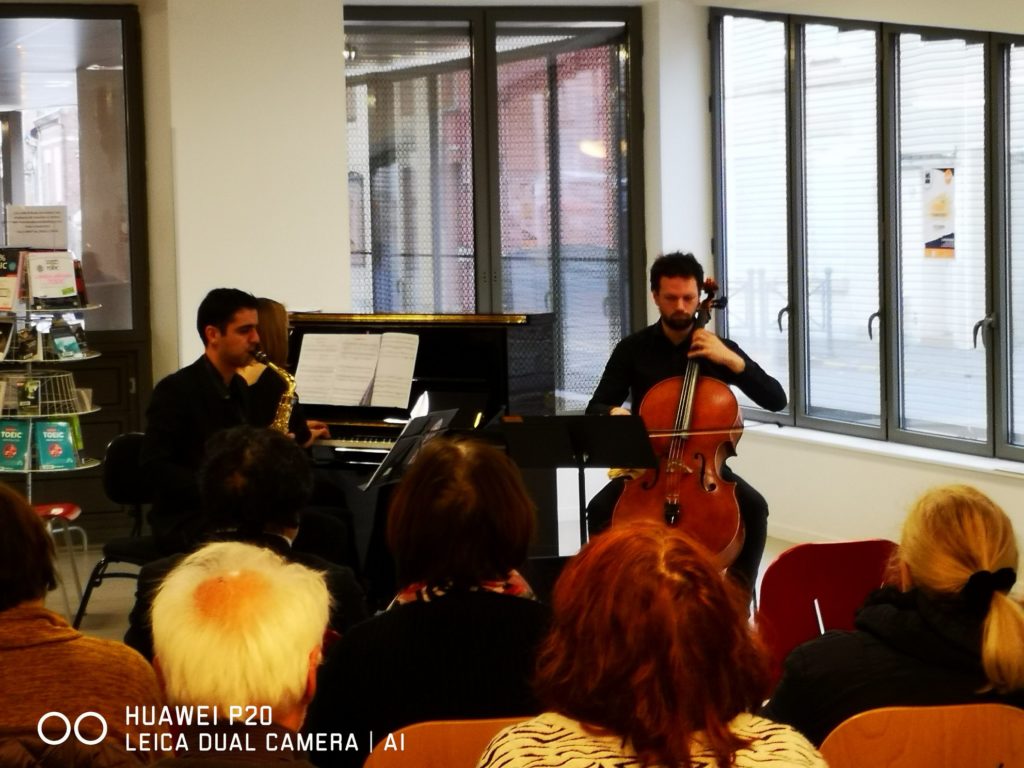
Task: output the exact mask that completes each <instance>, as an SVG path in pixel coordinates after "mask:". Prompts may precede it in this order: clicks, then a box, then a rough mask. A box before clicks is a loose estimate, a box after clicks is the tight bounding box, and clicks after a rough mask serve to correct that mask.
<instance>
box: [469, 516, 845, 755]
mask: <svg viewBox="0 0 1024 768" xmlns="http://www.w3.org/2000/svg"><path fill="white" fill-rule="evenodd" d="M553 607H554V620H553V623H552V628H551V631H550V633H549V634H548V636H547V638H546V639H545V641H544V644H543V645H542V647H541V650H540V654H539V658H538V664H537V672H536V675H535V680H534V683H535V687H536V691H537V694H538V696H539V698H540V700H541V702H542V703H543V704H544V706H545V708H546V710H547V711H546V712H545V713H544V714H542V715H540V716H539V717H536V718H534V719H532V720H528V721H526V722H524V723H520V724H518V725H515V726H512V727H510V728H507V729H505V730H504V731H502V732H501V733H500V734H498V735H497V736H496V737H495V738H494V740H493V741H492V742H491V743H490V745H489V746H488V747H487V750H486V752H485V753H484V755H483V757H481V759H480V766H482V767H483V768H486V767H488V766H493V767H495V768H496V767H497V766H517V768H526V767H529V766H536V767H539V766H551V765H558V766H561V767H562V768H575V766H666V767H667V766H671V767H672V768H675V767H676V766H686V767H687V768H690V766H713V765H716V766H718V768H727V766H743V767H746V766H758V768H770V767H779V766H824V765H825V762H824V760H822V758H821V755H819V754H818V752H817V751H815V749H814V747H813V746H812V745H811V744H810V742H808V741H807V739H805V738H804V737H803V736H801V735H800V734H799V733H798V732H796V731H795V730H793V729H792V728H790V727H789V726H785V725H779V724H777V723H773V722H771V721H769V720H765V719H764V718H761V717H757V716H755V715H753V714H751V713H752V712H754V711H755V710H756V709H757V708H758V707H759V706H760V704H761V702H762V701H763V700H764V697H765V695H766V693H767V690H768V677H767V672H766V667H765V661H764V656H763V653H762V651H761V648H760V646H759V645H758V643H757V642H756V639H755V638H754V636H753V634H752V633H751V630H750V627H749V624H748V622H747V620H746V618H745V617H746V612H745V607H744V605H743V596H742V595H741V594H739V593H738V590H737V589H736V588H734V587H733V585H732V584H731V583H730V582H729V581H728V580H727V579H725V578H723V576H722V573H721V572H720V571H719V570H718V569H717V568H716V566H715V565H714V564H713V562H712V560H711V557H710V555H709V554H708V553H707V552H706V551H705V550H704V549H703V548H702V547H701V546H700V545H699V544H697V543H696V542H694V541H693V540H692V539H690V538H689V537H687V536H686V535H685V534H683V533H680V532H679V531H678V530H675V529H671V528H666V527H665V526H664V525H661V524H657V523H649V522H638V523H633V524H628V525H622V526H617V527H613V528H611V529H610V530H609V531H607V532H606V533H603V534H601V535H599V536H597V537H595V538H594V539H592V540H591V541H590V543H589V544H587V545H586V546H585V547H584V548H583V549H582V550H581V552H580V553H579V554H578V555H577V556H576V557H575V558H574V559H573V560H571V561H570V562H569V563H568V565H567V566H566V568H565V570H564V572H563V573H562V576H561V577H560V578H559V580H558V584H557V585H556V587H555V592H554V605H553Z"/></svg>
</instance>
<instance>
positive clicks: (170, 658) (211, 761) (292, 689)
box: [153, 542, 330, 767]
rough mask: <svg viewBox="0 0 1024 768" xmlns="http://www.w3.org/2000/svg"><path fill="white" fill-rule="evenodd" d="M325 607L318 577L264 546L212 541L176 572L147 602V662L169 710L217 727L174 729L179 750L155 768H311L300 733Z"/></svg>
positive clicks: (326, 612) (312, 684) (194, 725)
mask: <svg viewBox="0 0 1024 768" xmlns="http://www.w3.org/2000/svg"><path fill="white" fill-rule="evenodd" d="M329 608H330V596H329V595H328V592H327V587H326V585H325V584H324V580H323V576H322V575H321V574H319V573H317V572H316V571H313V570H310V569H309V568H306V567H304V566H302V565H299V564H297V563H289V562H287V561H286V560H284V559H283V558H282V557H280V556H278V555H277V554H275V553H273V552H271V551H270V550H269V549H266V548H265V547H254V546H252V545H249V544H242V543H239V542H217V543H214V544H208V545H207V546H205V547H203V548H202V549H199V550H197V551H196V552H193V553H192V554H191V555H188V556H187V557H186V558H185V559H184V560H183V561H182V562H181V563H180V564H179V565H178V566H177V567H175V569H174V570H173V571H171V572H170V573H169V574H168V576H167V578H166V579H164V581H163V584H162V585H161V586H160V590H159V592H158V593H157V595H156V598H155V599H154V601H153V644H154V648H155V650H156V657H155V659H154V662H153V663H154V666H155V667H156V669H157V671H158V673H159V676H160V682H161V684H162V685H163V688H164V693H165V694H166V696H167V703H168V705H169V706H170V707H172V708H175V707H181V708H182V709H181V710H178V711H190V712H193V713H195V712H198V711H199V710H198V708H199V707H208V708H210V710H207V711H215V712H216V713H217V722H216V723H215V724H214V723H207V724H200V723H198V718H197V717H195V716H194V717H193V718H192V722H190V723H188V724H185V723H181V722H179V723H177V724H176V726H177V727H176V731H177V733H178V734H180V735H179V736H178V740H179V741H182V742H183V743H181V744H178V743H176V744H175V756H174V757H173V758H166V759H164V760H163V761H161V762H160V763H159V765H161V766H164V765H166V766H172V765H182V766H185V765H188V766H197V767H198V766H204V765H205V766H211V767H212V766H221V765H225V764H231V765H234V764H235V763H236V762H238V763H240V764H247V765H268V766H269V765H271V764H273V765H277V764H279V763H280V762H281V761H283V760H290V761H291V764H292V765H309V763H308V762H306V761H305V760H304V759H302V754H301V753H302V750H301V749H300V745H299V740H298V739H297V731H298V730H299V728H300V726H301V725H302V721H303V718H304V717H305V714H306V708H307V706H308V705H309V702H310V700H311V699H312V697H313V692H314V690H315V687H316V668H317V665H318V664H319V663H320V648H321V644H322V641H323V636H324V631H325V629H326V627H327V620H328V615H329ZM233 713H238V714H237V716H234V715H233ZM204 735H205V737H206V738H205V740H204ZM210 745H212V746H213V749H210V748H209V747H210ZM204 747H205V748H204ZM225 761H230V762H229V763H226V762H225Z"/></svg>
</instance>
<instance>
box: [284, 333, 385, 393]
mask: <svg viewBox="0 0 1024 768" xmlns="http://www.w3.org/2000/svg"><path fill="white" fill-rule="evenodd" d="M379 352H380V336H379V335H378V334H351V333H307V334H306V335H305V336H304V337H303V338H302V351H301V354H300V355H299V364H298V366H297V367H296V369H295V386H296V389H297V391H298V393H299V398H300V399H301V400H302V402H304V403H318V404H320V405H364V404H366V398H367V395H368V393H369V391H370V386H371V385H372V383H373V374H374V372H375V371H376V369H377V355H378V353H379Z"/></svg>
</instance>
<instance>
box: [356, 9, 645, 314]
mask: <svg viewBox="0 0 1024 768" xmlns="http://www.w3.org/2000/svg"><path fill="white" fill-rule="evenodd" d="M344 15H345V21H346V22H347V21H354V20H357V21H361V22H372V21H391V22H394V21H403V20H412V19H430V20H437V21H468V22H469V26H470V34H469V36H470V41H471V42H470V45H471V58H472V61H471V63H470V78H471V84H472V97H471V98H472V120H473V227H474V249H475V254H474V258H475V271H476V311H477V312H478V313H483V314H488V313H493V312H498V311H500V308H501V304H502V264H501V228H500V224H499V222H500V221H501V211H500V204H501V200H500V196H499V189H498V185H499V167H498V159H499V155H498V120H497V115H498V101H497V100H498V82H497V66H496V62H495V60H494V59H495V54H494V50H495V48H494V42H495V38H496V28H497V25H498V24H499V23H502V22H510V21H511V22H516V21H524V22H526V21H528V22H545V21H549V22H552V23H557V22H585V21H617V22H622V23H623V24H624V25H625V34H626V37H627V40H628V47H629V50H630V64H629V74H628V77H629V87H630V97H631V101H630V105H629V110H628V112H629V114H628V118H627V128H626V131H627V136H628V140H629V142H630V151H629V153H628V158H627V169H626V172H627V176H628V178H629V180H630V181H629V188H628V205H629V216H628V217H627V218H628V221H627V222H626V231H625V232H624V233H623V234H624V236H625V237H626V238H627V239H626V246H625V248H624V251H625V252H626V253H628V254H630V257H629V258H628V260H627V262H628V263H627V264H626V265H624V267H625V270H626V274H628V276H629V281H630V285H629V288H628V290H627V296H628V301H629V305H630V306H629V308H628V310H627V311H625V312H624V313H623V314H624V316H625V317H628V318H629V321H630V329H631V330H636V329H638V328H641V327H643V326H644V325H645V324H646V311H645V310H646V301H645V297H646V293H645V291H644V286H645V284H646V257H643V254H644V253H645V244H644V235H643V233H644V173H643V71H642V66H641V63H642V58H643V57H642V43H641V40H642V38H641V32H642V11H641V9H640V8H639V7H612V6H609V7H603V6H602V7H597V8H552V7H545V8H534V7H525V6H522V7H520V6H496V7H493V8H491V7H487V8H483V7H458V6H448V7H420V6H372V5H346V6H345V10H344ZM478 83H483V84H484V87H482V88H481V87H477V84H478Z"/></svg>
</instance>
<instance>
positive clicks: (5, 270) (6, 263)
mask: <svg viewBox="0 0 1024 768" xmlns="http://www.w3.org/2000/svg"><path fill="white" fill-rule="evenodd" d="M24 263H25V260H24V259H23V258H22V256H21V253H20V252H19V251H17V250H15V249H13V248H0V311H6V312H12V311H14V310H16V309H17V308H18V300H19V299H20V298H21V297H22V293H21V284H22V279H23V277H24V275H23V270H22V266H23V265H24Z"/></svg>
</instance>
